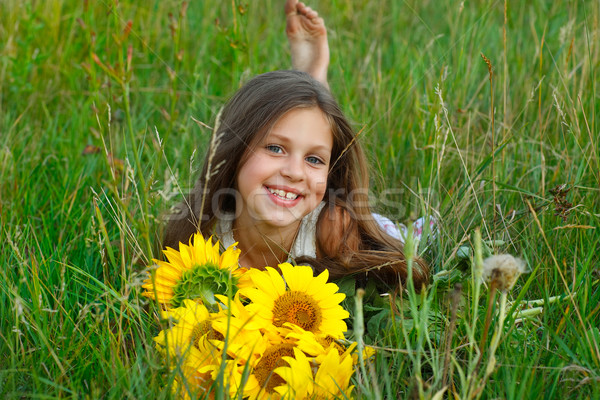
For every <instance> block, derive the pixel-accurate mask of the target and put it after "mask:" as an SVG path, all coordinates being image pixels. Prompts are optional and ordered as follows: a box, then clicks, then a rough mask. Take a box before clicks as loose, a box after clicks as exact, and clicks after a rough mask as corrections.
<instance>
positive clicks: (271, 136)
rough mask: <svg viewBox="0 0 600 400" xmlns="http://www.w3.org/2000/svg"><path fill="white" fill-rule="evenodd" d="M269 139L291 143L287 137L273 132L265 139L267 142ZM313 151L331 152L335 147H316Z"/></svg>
mask: <svg viewBox="0 0 600 400" xmlns="http://www.w3.org/2000/svg"><path fill="white" fill-rule="evenodd" d="M268 138H274V139H277V140H280V141H282V142H286V143H287V142H289V141H290V140H289V139H288V138H287V137H285V136H280V135H278V134H277V133H272V132H271V133H270V134H269V135H268V136H267V137H265V140H268ZM311 149H312V150H315V151H326V152H331V151H332V150H333V147H332V148H329V147H328V146H325V145H315V146H313V147H312V148H311Z"/></svg>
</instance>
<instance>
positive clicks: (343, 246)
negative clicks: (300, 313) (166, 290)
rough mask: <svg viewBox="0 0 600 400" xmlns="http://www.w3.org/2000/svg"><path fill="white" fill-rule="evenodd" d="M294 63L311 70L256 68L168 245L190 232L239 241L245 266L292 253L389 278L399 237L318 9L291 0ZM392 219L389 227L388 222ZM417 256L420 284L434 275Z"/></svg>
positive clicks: (398, 271) (232, 105)
mask: <svg viewBox="0 0 600 400" xmlns="http://www.w3.org/2000/svg"><path fill="white" fill-rule="evenodd" d="M286 16H287V29H286V32H287V34H288V39H289V41H290V47H291V49H292V63H293V65H294V66H295V67H296V68H300V69H303V70H306V71H307V72H310V73H311V74H312V75H313V76H315V77H316V78H317V79H315V78H313V77H312V76H310V75H309V74H307V73H305V72H300V71H275V72H269V73H266V74H263V75H259V76H257V77H255V78H253V79H252V80H250V81H249V82H248V83H247V84H246V85H245V86H244V87H242V88H241V89H240V90H239V91H238V92H237V93H236V94H235V95H234V96H233V97H232V98H231V100H230V101H229V102H228V103H227V104H226V106H225V107H224V109H223V111H222V115H221V119H220V121H218V123H219V127H218V129H217V131H216V132H215V135H216V136H215V140H214V141H213V144H214V146H212V148H211V149H210V150H209V153H210V155H209V156H208V157H207V159H206V160H205V163H204V167H203V171H202V173H201V175H200V178H199V179H198V181H197V183H196V186H195V188H194V190H193V191H192V192H191V193H190V194H189V195H188V197H187V199H186V200H185V201H184V202H182V203H181V204H180V205H179V206H178V208H177V211H176V212H175V213H174V214H173V215H172V217H171V219H170V221H169V223H168V225H167V228H166V234H165V240H164V243H163V244H164V245H165V246H169V247H173V248H178V245H179V242H184V243H187V242H188V241H189V239H190V237H191V235H192V234H193V233H195V232H196V231H198V230H199V231H200V232H202V234H203V235H204V236H210V235H213V234H216V236H217V237H218V238H219V240H220V241H221V244H222V245H223V246H224V247H228V246H229V245H231V244H233V243H234V242H238V247H239V248H240V250H241V256H240V265H241V266H243V267H259V268H260V267H264V266H275V265H277V264H279V263H282V262H285V261H287V260H290V259H293V260H294V261H295V262H296V263H299V264H300V263H302V264H307V263H308V264H310V265H312V266H313V267H314V269H315V270H316V272H321V271H322V270H324V269H328V270H329V274H330V277H331V278H332V279H338V278H341V277H343V276H346V275H349V274H368V276H369V277H370V276H374V277H376V278H377V280H378V281H380V282H383V283H385V284H387V285H389V286H392V287H394V286H397V285H398V284H399V283H400V282H404V280H405V279H406V276H407V265H406V259H405V257H404V253H403V251H402V249H403V246H402V242H401V241H400V240H399V239H398V236H399V235H397V234H395V233H396V232H394V231H393V230H390V229H389V225H390V224H391V223H390V222H389V220H387V219H383V218H381V217H380V216H378V215H376V214H372V213H371V210H370V208H369V204H368V203H369V202H368V196H367V194H368V183H369V176H368V168H367V163H366V160H365V156H364V154H363V151H362V149H361V147H360V143H359V142H358V141H356V140H355V133H354V132H353V130H352V128H351V127H350V124H349V123H348V121H347V120H346V118H345V117H344V115H343V113H342V111H341V110H340V108H339V106H338V104H337V103H336V101H335V100H334V99H333V97H332V95H331V93H330V92H329V90H328V89H327V87H326V84H327V82H326V71H327V65H328V62H329V49H328V47H327V39H326V31H325V27H324V24H323V20H322V19H320V18H318V15H317V14H316V12H314V11H313V10H311V9H310V8H308V7H306V6H305V5H304V4H302V3H298V2H297V0H288V1H287V3H286ZM385 224H388V227H387V229H386V227H384V225H385ZM415 261H416V262H415V263H413V273H412V276H413V280H414V285H415V287H416V288H417V289H419V288H420V287H421V286H422V285H423V284H425V283H426V282H427V281H428V278H429V269H428V267H427V265H426V264H425V263H424V262H423V261H421V260H419V259H417V260H415Z"/></svg>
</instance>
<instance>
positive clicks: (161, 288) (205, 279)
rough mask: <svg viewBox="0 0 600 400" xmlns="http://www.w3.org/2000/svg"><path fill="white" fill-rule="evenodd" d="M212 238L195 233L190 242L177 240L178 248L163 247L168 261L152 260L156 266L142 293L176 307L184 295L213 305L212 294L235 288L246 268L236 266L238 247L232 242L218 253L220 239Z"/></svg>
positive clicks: (224, 292) (232, 290)
mask: <svg viewBox="0 0 600 400" xmlns="http://www.w3.org/2000/svg"><path fill="white" fill-rule="evenodd" d="M211 243H212V238H208V240H206V241H204V238H203V237H202V235H201V234H200V233H196V234H194V236H193V238H191V239H190V244H189V245H185V244H183V243H180V244H179V251H177V250H175V249H172V248H169V247H167V249H166V250H164V251H163V253H164V254H165V256H166V258H167V260H168V261H160V260H156V259H154V260H152V261H153V262H154V263H155V264H156V265H158V268H157V269H156V272H155V274H154V276H150V277H149V278H148V279H147V280H146V281H145V282H144V285H142V287H143V288H144V289H146V290H145V291H144V292H143V293H142V295H144V296H146V297H150V298H153V299H154V298H155V299H157V300H158V302H159V303H162V304H164V305H166V306H168V307H179V306H181V305H182V302H183V300H184V299H190V300H195V301H201V302H203V303H204V304H205V305H210V306H212V307H213V308H214V307H215V303H216V302H215V297H214V296H215V294H216V293H219V294H227V293H229V292H235V288H236V285H237V284H238V282H239V277H240V276H241V275H242V274H243V273H244V271H245V270H242V269H238V259H239V256H240V250H237V249H235V248H234V246H235V245H236V244H237V243H235V244H233V245H231V246H229V247H228V248H227V250H225V251H224V252H223V254H219V242H217V243H215V244H214V245H212V244H211Z"/></svg>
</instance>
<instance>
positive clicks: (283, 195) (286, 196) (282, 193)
mask: <svg viewBox="0 0 600 400" xmlns="http://www.w3.org/2000/svg"><path fill="white" fill-rule="evenodd" d="M267 189H269V192H271V193H273V194H274V195H275V196H277V197H281V198H282V199H286V200H295V199H296V198H297V197H298V195H297V194H296V193H292V192H286V191H285V190H281V189H271V188H267Z"/></svg>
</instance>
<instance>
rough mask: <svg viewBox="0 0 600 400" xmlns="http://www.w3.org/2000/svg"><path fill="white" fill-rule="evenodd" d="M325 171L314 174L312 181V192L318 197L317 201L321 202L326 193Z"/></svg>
mask: <svg viewBox="0 0 600 400" xmlns="http://www.w3.org/2000/svg"><path fill="white" fill-rule="evenodd" d="M327 175H328V174H327V171H325V172H321V171H319V172H318V173H315V175H314V176H313V179H312V182H313V183H312V186H313V187H312V190H313V192H314V193H315V195H316V196H317V197H318V199H319V201H321V200H323V197H324V196H325V192H326V191H327Z"/></svg>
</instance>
